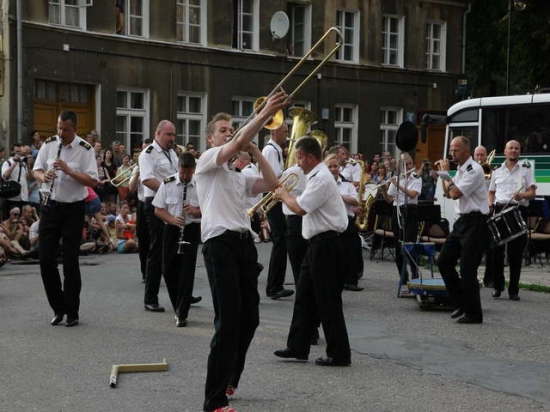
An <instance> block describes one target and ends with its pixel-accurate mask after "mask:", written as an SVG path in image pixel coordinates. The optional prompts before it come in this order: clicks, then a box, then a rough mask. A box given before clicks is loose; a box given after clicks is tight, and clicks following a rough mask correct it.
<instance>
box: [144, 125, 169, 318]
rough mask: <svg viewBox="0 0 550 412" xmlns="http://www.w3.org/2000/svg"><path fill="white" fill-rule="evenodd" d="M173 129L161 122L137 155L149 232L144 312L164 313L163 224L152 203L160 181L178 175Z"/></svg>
mask: <svg viewBox="0 0 550 412" xmlns="http://www.w3.org/2000/svg"><path fill="white" fill-rule="evenodd" d="M175 141H176V127H175V126H174V124H173V123H171V122H169V121H168V120H161V121H160V123H159V124H158V126H157V129H156V131H155V140H154V141H153V144H151V145H150V146H148V147H147V149H145V150H143V151H142V152H141V154H140V155H139V166H140V173H141V182H142V183H143V185H144V186H145V205H144V210H143V211H144V214H145V219H146V221H147V227H148V230H149V253H148V254H147V269H146V271H147V273H146V276H145V296H144V299H143V303H144V307H145V310H149V311H151V312H164V307H163V306H160V305H159V302H158V293H159V287H160V280H161V278H162V236H163V231H164V222H163V221H162V220H160V219H159V218H158V217H156V216H155V207H154V206H153V199H154V197H155V195H156V193H157V191H158V189H159V187H160V185H161V183H162V181H163V180H164V179H166V178H167V177H168V176H170V175H172V174H174V173H176V172H177V171H178V158H177V156H176V152H174V149H173V147H174V144H175Z"/></svg>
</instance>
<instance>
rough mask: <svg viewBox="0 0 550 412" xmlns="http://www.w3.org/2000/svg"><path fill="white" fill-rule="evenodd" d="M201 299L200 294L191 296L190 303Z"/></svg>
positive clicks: (192, 303)
mask: <svg viewBox="0 0 550 412" xmlns="http://www.w3.org/2000/svg"><path fill="white" fill-rule="evenodd" d="M201 300H202V296H191V305H194V304H195V303H199V302H200V301H201Z"/></svg>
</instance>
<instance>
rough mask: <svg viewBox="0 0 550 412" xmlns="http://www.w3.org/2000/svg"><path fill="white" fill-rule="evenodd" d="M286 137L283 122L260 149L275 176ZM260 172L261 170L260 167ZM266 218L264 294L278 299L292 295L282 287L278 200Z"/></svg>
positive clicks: (283, 251)
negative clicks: (267, 254) (268, 237)
mask: <svg viewBox="0 0 550 412" xmlns="http://www.w3.org/2000/svg"><path fill="white" fill-rule="evenodd" d="M287 138H288V126H287V125H286V123H284V122H283V124H282V125H281V127H279V128H278V129H274V130H272V131H271V139H269V141H268V142H267V143H266V145H265V147H264V148H263V150H262V155H263V156H264V157H265V158H266V160H267V161H268V162H269V165H270V166H271V168H272V169H273V171H274V172H275V175H276V176H277V177H280V176H281V175H282V174H283V169H284V159H283V149H282V147H283V146H284V145H285V143H286V139H287ZM260 172H261V173H262V174H263V170H262V168H261V167H260ZM267 220H268V222H269V227H270V228H271V240H272V241H273V246H272V248H271V255H270V257H269V269H268V272H267V286H266V295H267V297H269V298H271V299H279V298H284V297H288V296H292V295H293V294H294V291H293V290H291V289H285V288H284V286H283V285H284V282H285V274H286V258H287V250H286V239H285V232H286V221H285V216H284V215H283V209H282V205H281V203H280V202H278V203H277V204H276V205H275V206H274V207H273V208H272V209H271V210H270V211H269V212H267Z"/></svg>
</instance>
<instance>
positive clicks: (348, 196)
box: [325, 154, 364, 292]
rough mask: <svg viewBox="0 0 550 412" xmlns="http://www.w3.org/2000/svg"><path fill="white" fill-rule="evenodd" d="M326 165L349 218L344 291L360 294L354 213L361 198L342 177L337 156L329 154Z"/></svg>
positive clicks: (343, 239) (345, 237) (344, 235)
mask: <svg viewBox="0 0 550 412" xmlns="http://www.w3.org/2000/svg"><path fill="white" fill-rule="evenodd" d="M325 164H326V165H327V167H328V170H329V171H330V173H332V176H333V177H334V179H335V180H336V186H337V187H338V191H339V192H340V195H341V196H342V200H343V201H344V204H345V206H346V212H347V216H348V226H347V228H346V230H345V231H344V232H343V233H342V235H341V236H340V239H341V242H342V246H343V250H346V251H348V255H347V257H346V259H345V260H344V265H343V266H342V268H343V272H344V273H343V283H344V290H348V291H353V292H360V291H362V290H363V289H364V288H362V287H360V286H359V285H358V280H359V269H360V268H359V267H358V266H359V259H361V258H362V257H358V256H356V252H357V251H358V250H357V248H356V241H357V236H359V234H358V233H357V228H356V227H355V213H354V212H353V208H356V207H358V206H359V196H358V193H357V190H355V187H354V186H353V184H352V183H350V182H348V181H346V180H345V179H344V178H343V177H342V175H340V162H339V160H338V158H337V157H336V155H335V154H329V155H328V156H327V157H326V158H325ZM359 252H362V250H361V249H359Z"/></svg>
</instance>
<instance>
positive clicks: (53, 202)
mask: <svg viewBox="0 0 550 412" xmlns="http://www.w3.org/2000/svg"><path fill="white" fill-rule="evenodd" d="M81 203H84V200H78V201H76V202H58V201H57V200H48V203H47V204H46V206H57V207H68V206H72V205H78V204H81Z"/></svg>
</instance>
